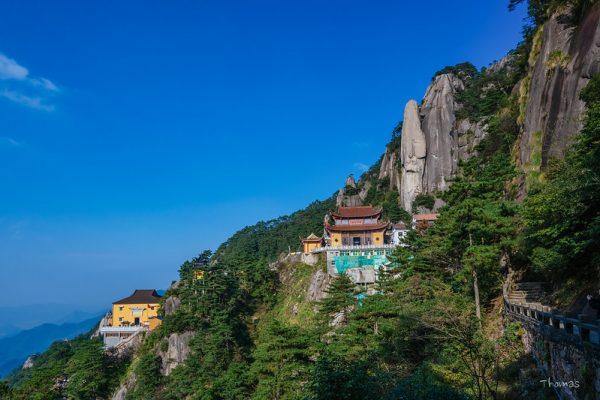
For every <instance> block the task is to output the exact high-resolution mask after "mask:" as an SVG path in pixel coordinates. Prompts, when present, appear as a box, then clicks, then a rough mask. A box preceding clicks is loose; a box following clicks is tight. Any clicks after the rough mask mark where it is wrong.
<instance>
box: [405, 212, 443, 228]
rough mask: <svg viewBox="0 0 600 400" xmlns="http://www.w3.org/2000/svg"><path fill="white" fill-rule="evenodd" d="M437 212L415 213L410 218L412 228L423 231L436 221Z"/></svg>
mask: <svg viewBox="0 0 600 400" xmlns="http://www.w3.org/2000/svg"><path fill="white" fill-rule="evenodd" d="M438 215H439V214H415V215H413V218H412V228H413V229H415V230H416V231H417V232H423V231H425V230H426V229H427V228H429V227H430V226H432V225H433V224H435V221H437V218H438Z"/></svg>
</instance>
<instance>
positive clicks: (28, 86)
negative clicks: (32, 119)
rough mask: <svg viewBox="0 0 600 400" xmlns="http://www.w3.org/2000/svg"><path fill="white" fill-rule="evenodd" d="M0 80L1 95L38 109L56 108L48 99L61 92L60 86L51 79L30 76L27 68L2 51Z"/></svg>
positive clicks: (48, 109) (50, 109)
mask: <svg viewBox="0 0 600 400" xmlns="http://www.w3.org/2000/svg"><path fill="white" fill-rule="evenodd" d="M0 81H1V82H0V96H1V97H4V98H6V99H8V100H10V101H12V102H14V103H17V104H21V105H23V106H26V107H29V108H33V109H36V110H43V111H52V110H54V106H53V105H51V104H48V101H49V100H50V98H51V97H52V96H54V95H55V94H56V93H58V92H59V88H58V86H56V84H54V82H52V81H51V80H50V79H47V78H44V77H41V76H37V77H34V76H30V75H29V70H27V68H25V67H23V66H22V65H20V64H19V63H17V62H16V61H15V60H13V59H12V58H9V57H7V56H5V55H4V54H2V53H0Z"/></svg>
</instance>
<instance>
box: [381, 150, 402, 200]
mask: <svg viewBox="0 0 600 400" xmlns="http://www.w3.org/2000/svg"><path fill="white" fill-rule="evenodd" d="M401 176H402V175H401V162H400V154H399V153H398V152H397V151H394V150H390V149H389V148H386V149H385V154H384V155H383V158H382V159H381V166H380V167H379V175H378V178H379V179H383V178H389V180H390V187H391V188H392V189H393V190H395V191H397V192H398V193H400V188H401V186H402V182H401V180H402V179H401Z"/></svg>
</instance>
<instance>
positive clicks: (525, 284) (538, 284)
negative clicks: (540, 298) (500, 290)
mask: <svg viewBox="0 0 600 400" xmlns="http://www.w3.org/2000/svg"><path fill="white" fill-rule="evenodd" d="M514 287H515V288H527V289H531V288H539V289H542V288H543V287H544V283H543V282H519V283H515V285H514Z"/></svg>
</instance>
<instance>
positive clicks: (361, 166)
mask: <svg viewBox="0 0 600 400" xmlns="http://www.w3.org/2000/svg"><path fill="white" fill-rule="evenodd" d="M354 168H356V169H357V170H359V171H360V172H367V171H368V170H369V166H368V165H367V164H365V163H361V162H355V163H354Z"/></svg>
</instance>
